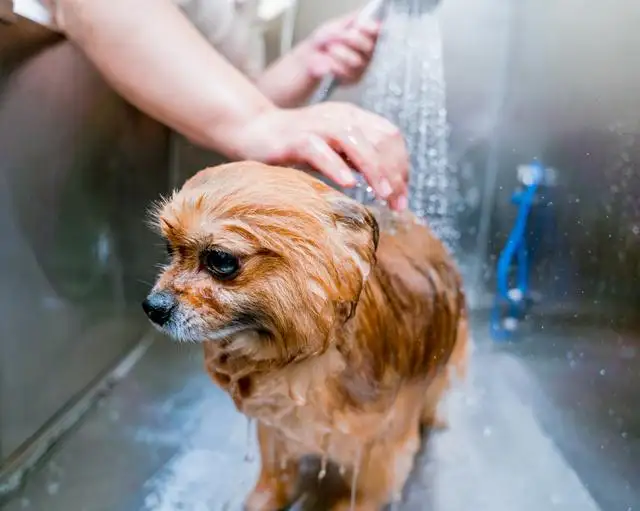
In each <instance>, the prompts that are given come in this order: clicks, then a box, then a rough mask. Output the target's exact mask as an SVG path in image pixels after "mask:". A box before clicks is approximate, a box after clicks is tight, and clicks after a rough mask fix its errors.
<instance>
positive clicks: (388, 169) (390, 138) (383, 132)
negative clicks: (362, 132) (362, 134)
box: [360, 112, 409, 199]
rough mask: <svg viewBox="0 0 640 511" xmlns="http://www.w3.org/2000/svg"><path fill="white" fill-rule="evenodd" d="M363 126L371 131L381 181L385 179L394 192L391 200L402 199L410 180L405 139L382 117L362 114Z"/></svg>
mask: <svg viewBox="0 0 640 511" xmlns="http://www.w3.org/2000/svg"><path fill="white" fill-rule="evenodd" d="M361 114H362V115H363V118H362V119H361V120H360V122H361V123H362V125H364V126H368V127H369V129H370V130H371V132H370V137H371V140H374V141H375V142H374V144H375V146H376V150H377V153H378V155H379V156H378V158H379V165H380V173H381V179H385V180H386V181H387V182H388V183H389V184H390V185H391V189H392V192H391V193H390V194H389V198H398V199H399V198H401V197H403V196H406V195H407V183H408V179H409V153H408V151H407V147H406V145H405V143H404V138H403V137H402V134H401V133H400V130H398V129H397V128H396V127H395V126H394V125H393V124H391V123H390V122H389V121H387V120H386V119H384V118H382V117H378V116H376V115H373V114H369V113H368V112H362V113H361Z"/></svg>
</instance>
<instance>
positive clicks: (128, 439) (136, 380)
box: [6, 321, 640, 511]
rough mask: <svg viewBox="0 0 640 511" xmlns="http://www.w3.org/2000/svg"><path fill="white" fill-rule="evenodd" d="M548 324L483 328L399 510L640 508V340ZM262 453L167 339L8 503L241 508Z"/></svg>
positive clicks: (184, 351) (194, 358)
mask: <svg viewBox="0 0 640 511" xmlns="http://www.w3.org/2000/svg"><path fill="white" fill-rule="evenodd" d="M537 324H538V325H540V324H541V323H540V322H538V323H537ZM544 324H545V328H544V331H546V332H548V333H546V332H545V333H543V331H542V330H538V331H537V332H532V333H531V334H530V335H529V337H528V338H527V339H524V340H523V342H522V343H521V344H519V345H517V346H515V347H499V346H498V347H497V346H496V345H493V344H491V343H490V342H489V341H488V339H487V338H486V337H485V335H484V332H485V331H486V328H485V327H486V325H484V323H483V322H482V321H481V322H479V323H478V324H477V328H476V333H475V340H476V349H475V352H474V358H473V365H472V370H471V376H470V379H469V381H468V382H467V383H466V384H465V385H462V386H460V387H459V388H458V389H456V391H455V392H454V393H453V394H452V396H451V398H450V399H449V401H448V402H447V403H446V411H447V413H448V416H449V420H450V424H451V425H450V428H449V430H447V431H444V432H439V433H434V434H433V436H432V437H431V439H430V440H429V441H428V443H427V444H426V446H425V449H424V453H423V454H422V455H421V457H420V458H419V460H418V462H417V468H416V471H415V473H414V475H413V477H412V480H411V482H410V484H409V485H408V487H407V488H406V491H405V496H404V502H403V504H402V506H401V509H407V510H416V511H418V510H434V511H458V510H459V511H467V510H469V509H474V510H476V511H483V510H490V511H501V510H505V511H506V510H509V511H513V510H518V511H529V510H531V511H540V510H552V509H553V510H556V509H557V510H567V511H574V510H575V511H596V510H599V509H601V510H603V511H609V510H611V511H614V510H619V509H622V510H623V511H630V510H635V509H638V507H637V506H638V505H640V498H639V495H638V492H637V488H639V487H640V486H639V484H638V481H637V479H638V478H639V477H640V470H638V468H639V467H638V465H639V462H638V461H637V460H638V456H637V453H638V448H639V445H640V442H639V440H638V433H640V430H639V428H638V426H639V422H638V414H639V413H640V412H639V411H638V409H637V407H636V408H635V409H634V407H632V406H631V405H630V403H633V402H634V399H635V402H638V390H637V389H638V388H640V385H638V383H640V382H639V381H638V380H639V379H640V378H639V376H638V372H637V363H636V360H637V359H636V358H635V356H636V355H635V351H634V350H635V349H638V348H640V343H639V342H638V337H637V336H635V337H634V336H628V335H627V336H626V337H625V338H624V342H623V343H622V344H620V342H619V341H618V340H617V339H618V334H616V333H615V332H614V331H613V330H611V329H606V328H601V329H595V328H593V327H591V326H587V327H584V326H583V327H579V326H576V325H574V326H573V327H572V328H568V327H567V326H564V325H562V324H557V325H555V326H554V325H553V324H551V322H547V321H545V323H544ZM625 347H626V348H625ZM623 348H624V349H623ZM621 350H622V351H621ZM569 352H572V353H575V357H576V358H577V361H576V362H575V363H572V362H571V360H572V357H573V356H574V355H567V353H569ZM621 354H622V358H621ZM634 363H635V366H634ZM596 369H597V370H596ZM602 369H604V371H605V374H604V375H601V374H600V371H601V370H602ZM634 371H635V372H634ZM610 409H611V410H614V411H615V413H614V416H613V417H612V416H611V415H610V413H611V412H610V411H609V410H610ZM558 424H562V425H564V430H563V428H559V427H558ZM623 431H624V432H625V433H626V434H625V435H622V432H623ZM614 439H615V441H614ZM603 443H604V445H605V446H606V447H604V448H603V447H602V445H603ZM247 449H249V450H250V451H251V452H252V453H253V454H254V456H249V458H253V460H252V461H247V460H246V458H247ZM634 453H635V455H634ZM255 454H256V453H255V444H253V443H252V442H248V441H247V421H246V420H245V419H244V417H242V416H240V415H239V414H238V413H237V412H236V411H235V410H234V407H233V405H232V403H231V402H230V400H229V399H228V398H227V397H226V396H225V395H224V394H222V393H221V392H220V391H219V390H218V389H217V388H216V387H214V386H213V384H211V383H210V382H209V380H208V377H207V376H206V375H205V374H204V371H203V370H202V361H201V358H200V351H199V350H198V349H197V348H195V347H186V346H175V345H172V344H171V343H169V342H168V341H167V340H165V339H159V340H158V341H156V343H155V344H154V345H153V346H152V348H151V349H150V351H149V353H148V354H147V356H146V357H145V358H144V359H143V360H142V361H141V362H140V364H139V365H138V366H137V367H136V368H135V369H134V371H133V372H132V373H131V375H130V376H129V377H128V379H126V380H125V381H124V382H123V383H122V384H120V385H119V386H118V387H117V388H116V389H115V390H114V392H113V393H112V394H111V395H110V396H108V397H107V398H106V399H105V400H104V401H103V402H102V403H101V404H100V405H99V406H98V407H97V408H96V409H95V410H94V411H93V412H92V413H91V414H90V416H88V417H87V418H86V420H85V421H84V422H83V423H82V424H81V425H80V426H79V427H78V429H77V430H76V431H74V432H73V433H72V434H71V435H70V436H69V437H68V438H67V439H66V440H65V441H64V442H63V443H62V444H61V445H59V446H58V447H57V448H56V450H55V452H53V453H52V455H51V456H50V457H49V459H48V460H47V461H46V462H45V463H44V464H43V466H42V467H41V469H40V470H39V471H37V472H36V473H34V474H33V475H32V477H31V478H30V481H29V483H28V485H27V486H26V487H25V488H24V490H23V491H22V493H21V494H20V495H18V496H17V497H16V498H15V499H14V500H13V501H12V502H10V503H9V504H8V505H7V507H6V511H18V510H22V509H27V510H37V511H76V510H77V511H85V510H86V511H176V510H183V511H201V510H202V511H205V510H206V511H210V510H218V509H230V510H233V509H239V508H240V507H239V506H240V503H241V501H242V498H243V496H244V495H245V493H246V492H247V491H248V490H249V489H250V488H251V486H252V484H253V481H254V478H255V476H256V471H257V460H256V459H255V458H256V456H255ZM634 458H635V461H634ZM614 469H615V470H614ZM603 485H609V486H607V487H604V486H603Z"/></svg>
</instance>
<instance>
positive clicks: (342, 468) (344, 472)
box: [338, 465, 347, 476]
mask: <svg viewBox="0 0 640 511" xmlns="http://www.w3.org/2000/svg"><path fill="white" fill-rule="evenodd" d="M338 472H339V473H340V475H341V476H344V475H345V474H346V473H347V467H345V466H344V465H340V469H339V470H338Z"/></svg>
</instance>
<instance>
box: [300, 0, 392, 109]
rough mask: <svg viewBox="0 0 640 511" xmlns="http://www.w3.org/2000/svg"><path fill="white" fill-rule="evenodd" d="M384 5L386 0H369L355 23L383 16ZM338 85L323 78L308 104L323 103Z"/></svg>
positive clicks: (332, 78)
mask: <svg viewBox="0 0 640 511" xmlns="http://www.w3.org/2000/svg"><path fill="white" fill-rule="evenodd" d="M385 4H386V0H371V1H370V2H369V3H368V4H366V5H365V6H364V7H363V8H362V11H360V14H358V17H357V18H356V21H355V23H356V24H357V23H363V22H366V21H369V20H377V19H380V18H381V17H382V16H383V10H384V6H385ZM338 85H340V83H339V82H338V80H337V79H336V77H335V76H333V75H327V76H325V77H324V78H323V79H322V81H321V82H320V85H319V86H318V88H317V89H316V92H315V93H314V95H313V96H312V97H311V100H310V101H309V103H310V104H312V105H314V104H316V103H322V102H323V101H325V100H326V99H327V98H328V97H329V96H330V95H331V93H332V92H333V91H334V90H335V88H336V87H337V86H338Z"/></svg>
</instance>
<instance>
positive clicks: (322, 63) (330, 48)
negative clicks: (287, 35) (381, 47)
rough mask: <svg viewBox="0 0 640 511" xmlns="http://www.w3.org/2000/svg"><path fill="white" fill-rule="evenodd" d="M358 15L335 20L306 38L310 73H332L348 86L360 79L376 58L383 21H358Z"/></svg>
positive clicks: (315, 75)
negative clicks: (374, 54)
mask: <svg viewBox="0 0 640 511" xmlns="http://www.w3.org/2000/svg"><path fill="white" fill-rule="evenodd" d="M358 14H359V12H355V13H351V14H348V15H347V16H344V17H341V18H337V19H334V20H331V21H329V22H327V23H325V24H324V25H322V26H320V27H319V28H318V29H316V30H315V31H314V32H313V33H312V34H311V36H310V37H309V38H308V39H306V40H305V41H303V43H302V46H301V47H302V48H303V49H304V50H305V53H306V58H305V62H306V68H307V72H308V73H309V74H310V75H311V76H312V77H313V78H316V79H320V78H322V77H324V76H325V75H328V74H332V75H334V76H335V77H336V78H337V79H338V80H339V81H340V82H341V83H343V84H347V85H348V84H353V83H355V82H357V81H358V80H360V78H361V77H362V75H363V74H364V72H365V71H366V69H367V66H368V65H369V62H370V61H371V58H372V57H373V51H374V49H375V46H376V41H377V39H378V34H379V32H380V23H379V22H377V21H371V20H369V21H360V20H357V16H358Z"/></svg>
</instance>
